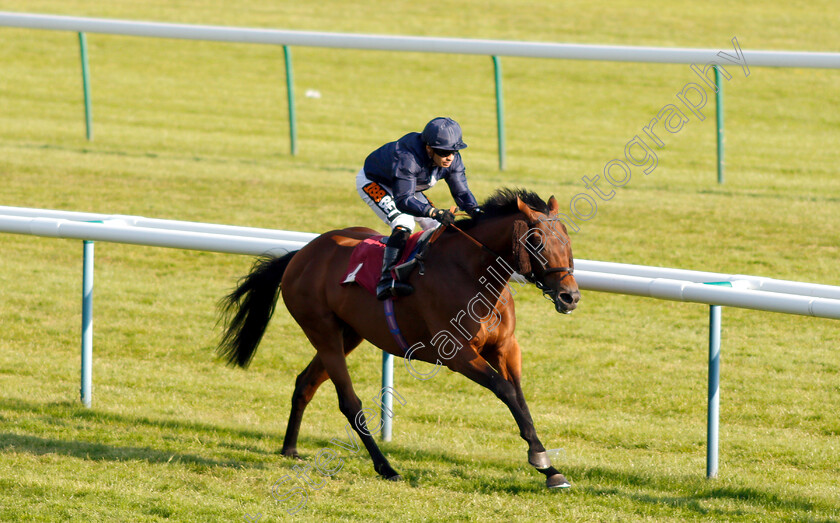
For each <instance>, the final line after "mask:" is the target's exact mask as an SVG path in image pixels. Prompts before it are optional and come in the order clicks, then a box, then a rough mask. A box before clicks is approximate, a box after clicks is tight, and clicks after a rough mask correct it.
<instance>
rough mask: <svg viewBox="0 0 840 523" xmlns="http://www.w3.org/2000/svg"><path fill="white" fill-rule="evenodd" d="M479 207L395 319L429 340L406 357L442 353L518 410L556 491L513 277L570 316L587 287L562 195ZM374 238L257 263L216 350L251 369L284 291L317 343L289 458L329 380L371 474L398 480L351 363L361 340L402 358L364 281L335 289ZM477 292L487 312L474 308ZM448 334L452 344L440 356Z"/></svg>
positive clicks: (330, 237) (294, 418) (436, 256)
mask: <svg viewBox="0 0 840 523" xmlns="http://www.w3.org/2000/svg"><path fill="white" fill-rule="evenodd" d="M481 208H482V209H483V210H484V213H483V215H480V216H478V217H475V218H466V219H460V220H458V221H456V222H455V227H448V228H446V229H445V230H444V231H443V232H442V234H440V236H439V237H438V238H437V240H436V242H435V243H434V245H433V246H432V248H431V249H430V250H429V252H428V254H427V256H426V259H425V269H424V275H422V276H419V275H415V276H414V277H413V278H412V284H413V285H414V287H415V291H414V293H413V294H412V295H410V296H407V297H401V298H399V299H398V300H396V301H395V304H396V306H395V315H396V319H397V321H398V324H399V327H400V328H401V331H402V334H403V336H404V339H405V340H407V342H408V343H415V342H421V341H422V342H423V343H421V344H419V345H418V344H417V343H415V345H414V346H412V349H415V348H417V350H416V351H415V350H413V351H411V352H410V353H409V357H410V358H411V359H415V360H420V361H425V362H428V363H433V364H441V360H442V359H443V360H444V362H445V365H446V366H447V367H448V368H449V369H450V370H452V371H454V372H458V373H460V374H463V375H464V376H466V377H467V378H469V379H471V380H472V381H474V382H476V383H478V384H479V385H481V386H482V387H485V388H487V389H490V390H491V391H492V392H493V393H494V394H495V395H496V396H497V397H498V398H499V399H500V400H501V401H502V402H503V403H504V404H505V405H506V406H507V407H508V409H510V412H511V414H512V415H513V418H514V420H515V421H516V424H517V425H518V427H519V434H520V436H521V437H522V438H523V439H524V440H525V441H526V442H527V443H528V462H529V463H530V464H531V465H532V466H533V467H534V468H536V469H537V470H538V471H539V472H541V473H543V474H544V475H545V476H546V485H547V486H548V487H549V488H558V487H559V488H566V487H569V486H570V484H569V482H568V481H567V480H566V478H565V477H564V476H563V475H562V474H561V473H560V472H559V471H557V470H556V469H555V468H554V467H553V466H552V465H551V461H550V460H549V458H548V455H547V454H546V451H545V447H543V444H542V443H541V442H540V440H539V438H537V433H536V430H535V429H534V422H533V420H532V419H531V414H530V412H529V410H528V405H527V404H526V402H525V396H524V395H523V393H522V388H521V386H520V376H521V370H522V357H521V352H520V347H519V343H518V342H517V341H516V337H515V336H514V328H515V325H516V317H515V312H514V303H513V296H512V292H511V290H512V289H511V287H510V285H509V284H508V280H509V278H510V276H511V275H512V273H513V271H514V270H515V271H516V272H518V273H519V274H522V275H523V276H525V278H526V279H527V280H528V281H529V282H531V283H534V284H536V285H537V287H538V288H540V289H541V290H542V291H543V293H544V294H545V296H546V297H548V298H549V299H550V300H552V301H553V302H554V305H555V309H556V310H557V311H558V312H561V313H569V312H571V311H572V310H573V309H575V307H576V306H577V303H578V300H579V299H580V291H579V290H578V286H577V282H576V281H575V278H574V276H573V274H572V273H573V270H574V260H573V258H572V250H571V245H570V243H569V236H568V233H567V231H566V228H565V226H564V225H563V223H562V222H561V221H560V220H559V219H558V218H557V211H558V204H557V200H556V199H555V198H554V196H552V197H551V198H550V199H549V200H548V203H546V202H544V201H543V200H542V199H540V197H539V196H537V195H536V194H535V193H533V192H529V191H526V190H523V189H515V190H511V189H500V190H498V191H497V192H496V193H495V194H494V195H493V196H491V197H490V198H489V199H488V200H487V201H485V202H484V203H483V204H482V205H481ZM456 228H457V229H459V230H456ZM373 236H380V234H379V233H377V232H376V231H374V230H372V229H367V228H363V227H353V228H349V229H342V230H334V231H330V232H327V233H324V234H322V235H321V236H318V237H317V238H315V239H314V240H312V241H311V242H310V243H308V244H307V245H306V246H304V247H303V248H302V249H300V250H299V251H294V252H291V253H288V254H286V255H285V256H282V257H263V258H261V259H258V260H257V261H256V262H255V264H254V267H253V268H252V270H251V272H250V273H249V274H248V275H246V276H244V277H243V278H242V279H241V280H240V282H239V285H238V288H236V289H235V290H234V291H233V292H231V293H230V294H229V295H228V296H227V297H225V298H223V299H222V301H221V302H220V308H221V311H222V315H221V320H222V321H223V322H224V324H225V332H224V334H223V337H222V340H221V342H220V344H219V348H218V354H219V356H220V357H221V358H224V359H226V360H227V362H228V363H229V364H231V365H238V366H240V367H247V365H248V364H249V363H250V360H251V358H252V357H253V355H254V352H255V351H256V349H257V346H258V345H259V343H260V340H261V339H262V335H263V332H264V331H265V329H266V327H267V325H268V322H269V320H270V319H271V316H272V314H273V312H274V307H275V304H276V301H277V297H278V293H282V296H283V301H284V303H285V305H286V308H287V309H288V311H289V313H290V314H291V315H292V317H293V318H294V319H295V321H296V322H297V323H298V325H300V327H301V329H302V330H303V332H304V333H305V334H306V337H307V338H309V341H310V342H311V343H312V345H313V347H315V350H316V354H315V356H314V357H313V358H312V361H311V362H310V363H309V365H308V366H307V367H306V368H305V369H304V370H303V372H301V373H300V375H299V376H298V377H297V380H296V382H295V390H294V393H293V394H292V406H291V412H290V414H289V422H288V426H287V428H286V435H285V438H284V440H283V449H282V454H283V455H285V456H290V457H297V456H298V453H297V439H298V432H299V430H300V423H301V420H302V418H303V412H304V410H305V409H306V406H307V405H308V404H309V402H310V401H311V400H312V397H313V396H314V395H315V392H316V391H317V390H318V387H319V386H320V385H321V384H322V383H323V382H324V381H326V380H327V379H331V380H332V382H333V385H335V389H336V392H337V393H338V407H339V409H340V411H341V413H342V414H344V416H345V417H346V418H347V420H348V421H349V424H350V425H351V426H352V427H353V430H354V431H355V432H356V434H357V435H358V436H359V438H360V439H361V441H362V442H363V443H364V446H365V448H367V450H368V453H369V454H370V457H371V459H372V460H373V466H374V470H375V471H376V472H377V473H379V474H380V475H381V476H382V477H383V478H386V479H389V480H395V481H396V480H399V479H401V477H400V475H399V474H398V473H397V472H396V471H395V470H394V469H393V468H392V467H391V465H390V463H389V462H388V460H387V459H386V458H385V456H384V455H383V454H382V452H381V451H380V450H379V447H378V446H377V445H376V442H375V441H374V439H373V437H372V436H371V433H370V431H369V430H368V428H367V425H366V420H365V417H364V413H363V412H362V402H361V400H360V399H359V397H358V396H357V395H356V392H355V391H354V390H353V384H352V382H351V379H350V374H349V372H348V370H347V362H346V360H345V358H346V356H347V354H348V353H350V352H351V351H352V350H353V349H354V348H356V347H357V346H358V345H359V344H360V343H361V341H362V340H363V339H364V340H368V341H369V342H370V343H371V344H373V345H375V346H376V347H378V348H380V349H381V350H383V351H386V352H388V353H390V354H394V355H396V356H401V357H405V356H406V353H405V352H404V350H403V349H401V348H400V344H399V343H398V342H397V341H396V339H395V337H394V336H392V334H391V332H390V331H389V328H388V324H387V323H386V316H385V312H384V310H383V304H382V302H380V301H378V300H377V299H376V297H375V296H373V295H372V294H370V293H369V292H368V291H366V290H364V289H363V288H362V287H361V286H359V285H355V284H350V285H340V284H339V283H340V282H341V279H342V276H343V275H344V274H345V272H346V270H347V268H348V263H349V259H350V254H351V252H352V251H353V248H354V246H356V245H357V244H359V243H360V242H361V241H363V240H364V239H366V238H370V237H373ZM468 237H469V238H468ZM494 266H495V269H492V267H494ZM505 267H507V269H505ZM487 271H489V272H487ZM486 274H491V275H493V274H495V275H497V276H499V275H502V274H504V275H503V276H501V278H496V280H495V281H497V282H498V281H499V280H501V283H493V280H490V279H488V278H487V277H486V276H484V275H486ZM478 296H482V298H483V301H481V300H478V301H481V303H482V304H483V307H484V309H485V310H487V313H486V314H484V313H482V314H479V313H478V312H476V311H477V305H478V301H477V300H476V298H477V297H478ZM468 303H469V304H472V305H471V307H472V308H471V309H469V306H468ZM465 307H466V308H467V309H469V310H470V315H469V316H470V318H471V319H470V320H468V319H467V318H466V313H465V312H464V311H465ZM491 308H492V310H490V309H491ZM476 317H477V318H476ZM490 317H492V320H490V319H488V318H490ZM443 333H445V334H443ZM441 336H443V337H444V338H446V339H445V340H444V344H447V345H446V348H447V349H451V350H446V351H443V352H442V351H441V349H443V347H442V346H441V345H442V343H440V339H441ZM436 337H437V340H438V343H437V344H436V342H435V338H436ZM403 345H404V344H403ZM418 347H419V348H418ZM455 349H458V350H455ZM407 362H408V360H407Z"/></svg>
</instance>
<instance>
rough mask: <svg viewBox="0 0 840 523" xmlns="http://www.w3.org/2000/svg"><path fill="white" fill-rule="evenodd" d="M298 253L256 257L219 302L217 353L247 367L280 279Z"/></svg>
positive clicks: (263, 330)
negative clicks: (221, 330) (221, 325)
mask: <svg viewBox="0 0 840 523" xmlns="http://www.w3.org/2000/svg"><path fill="white" fill-rule="evenodd" d="M297 252H298V251H292V252H290V253H288V254H286V255H285V256H281V257H280V258H275V257H273V256H263V257H261V258H259V259H257V261H255V262H254V266H253V267H252V268H251V272H250V273H249V274H248V275H247V276H243V277H242V278H241V279H240V280H239V286H238V287H237V288H236V290H234V291H233V292H231V293H230V294H228V295H227V296H225V297H224V298H222V299H221V300H220V301H219V309H220V310H221V314H220V317H219V321H220V322H224V325H225V332H224V335H223V336H222V340H221V341H220V342H219V347H218V349H216V352H217V354H218V355H219V357H220V358H223V359H226V360H227V363H228V364H229V365H239V366H240V367H247V366H248V364H249V363H250V362H251V358H252V357H253V356H254V353H255V352H256V351H257V346H259V344H260V340H262V337H263V333H264V332H265V329H266V327H268V322H269V320H271V316H272V314H274V306H275V305H276V304H277V296H278V294H279V293H280V280H281V279H282V278H283V273H284V272H286V267H287V266H288V265H289V261H291V259H292V257H293V256H294V255H295V253H297Z"/></svg>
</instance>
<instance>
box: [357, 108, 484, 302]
mask: <svg viewBox="0 0 840 523" xmlns="http://www.w3.org/2000/svg"><path fill="white" fill-rule="evenodd" d="M466 146H467V144H465V143H464V141H463V139H462V137H461V126H460V125H458V122H456V121H455V120H453V119H452V118H440V117H439V118H435V119H434V120H432V121H430V122H429V123H428V124H426V127H425V129H423V132H422V133H408V134H407V135H405V136H403V137H402V138H400V139H399V140H397V141H396V142H390V143H386V144H385V145H383V146H382V147H380V148H379V149H377V150H375V151H373V152H372V153H370V155H368V157H367V159H365V165H364V168H363V169H362V170H360V171H359V174H358V175H357V176H356V189H357V190H358V191H359V195H360V196H361V197H362V200H364V202H365V203H366V204H368V206H370V208H371V209H373V212H374V213H375V214H376V215H377V216H378V217H379V218H380V219H381V220H382V221H383V222H385V223H386V224H388V226H389V227H390V228H391V236H390V237H389V238H388V242H387V243H386V244H385V256H384V259H383V260H382V278H381V279H380V280H379V284H378V285H377V286H376V297H377V298H379V299H380V300H384V299H387V298H389V297H391V296H406V295H408V294H411V293H412V292H413V291H414V288H413V287H412V286H411V285H408V284H407V283H402V282H396V281H394V279H393V277H392V276H391V269H393V268H394V265H396V263H397V260H399V259H400V256H401V255H402V251H403V249H404V248H405V244H406V241H407V240H408V237H409V235H410V234H411V231H412V230H413V229H414V222H415V221H416V222H417V223H418V224H420V226H421V227H422V228H423V229H424V230H427V229H432V228H434V227H437V226H438V225H439V223H438V222H440V224H444V225H451V224H452V222H454V221H455V215H454V214H452V212H450V211H449V210H446V209H437V208H435V207H433V206H432V205H431V204H430V203H429V200H428V199H427V198H426V197H425V196H424V195H423V191H425V190H427V189H429V188H431V187H432V186H433V185H434V184H435V183H437V181H438V180H446V183H447V184H448V185H449V191H450V192H451V193H452V197H453V198H454V199H455V203H457V204H458V207H459V208H461V209H463V210H464V211H466V212H467V213H469V214H470V216H475V215H477V214H478V213H480V212H481V209H480V208H479V207H478V203H477V202H476V200H475V196H473V194H472V192H470V189H469V187H468V186H467V178H466V176H465V175H464V163H463V162H462V161H461V155H460V153H459V152H458V151H459V150H461V149H464V148H465V147H466Z"/></svg>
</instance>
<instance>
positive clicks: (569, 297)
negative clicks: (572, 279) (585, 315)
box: [560, 292, 575, 303]
mask: <svg viewBox="0 0 840 523" xmlns="http://www.w3.org/2000/svg"><path fill="white" fill-rule="evenodd" d="M560 299H561V300H563V301H564V302H566V303H572V302H573V301H575V300H574V299H573V298H572V295H571V294H569V293H568V292H564V293H562V294H560Z"/></svg>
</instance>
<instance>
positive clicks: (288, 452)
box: [280, 449, 300, 460]
mask: <svg viewBox="0 0 840 523" xmlns="http://www.w3.org/2000/svg"><path fill="white" fill-rule="evenodd" d="M280 454H282V455H283V456H285V457H287V458H292V459H296V460H300V455H299V454H298V451H297V449H292V450H283V451H281V452H280Z"/></svg>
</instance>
